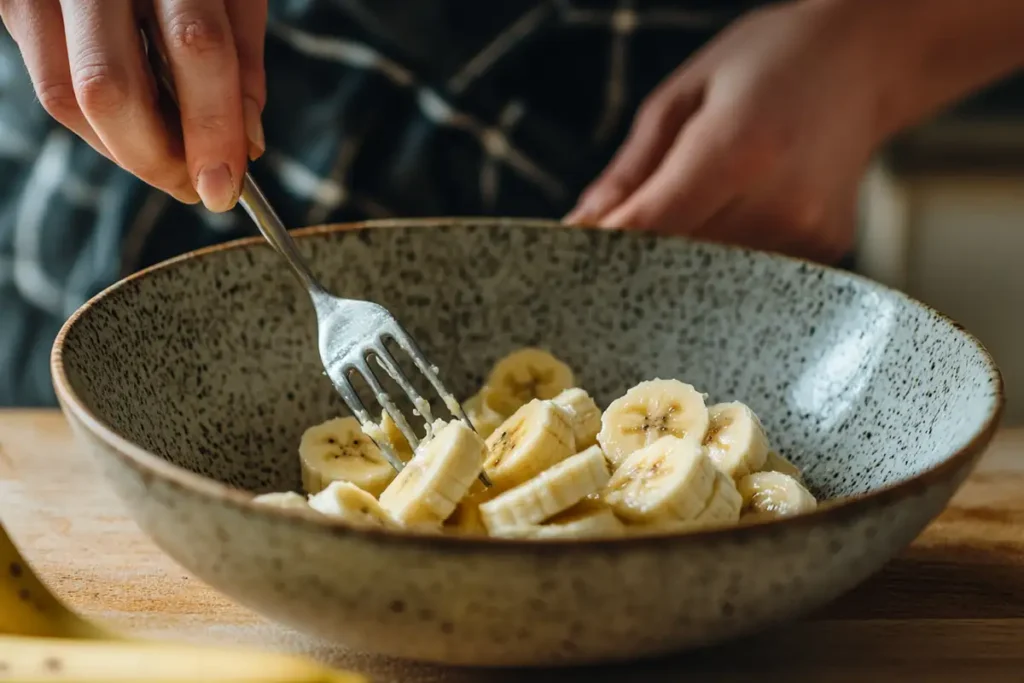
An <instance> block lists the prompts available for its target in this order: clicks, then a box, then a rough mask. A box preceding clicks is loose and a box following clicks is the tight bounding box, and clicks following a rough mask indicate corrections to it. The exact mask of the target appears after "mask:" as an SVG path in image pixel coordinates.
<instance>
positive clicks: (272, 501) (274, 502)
mask: <svg viewBox="0 0 1024 683" xmlns="http://www.w3.org/2000/svg"><path fill="white" fill-rule="evenodd" d="M252 502H254V503H256V504H257V505H267V506H269V507H275V508H284V509H286V510H309V509H310V508H309V502H307V500H306V497H305V496H300V495H299V494H297V493H295V492H294V491H286V492H282V493H264V494H262V495H259V496H256V497H255V498H253V499H252Z"/></svg>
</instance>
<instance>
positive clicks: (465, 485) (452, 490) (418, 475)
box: [380, 420, 487, 527]
mask: <svg viewBox="0 0 1024 683" xmlns="http://www.w3.org/2000/svg"><path fill="white" fill-rule="evenodd" d="M486 452H487V451H486V447H485V446H484V442H483V439H481V438H480V436H479V435H478V434H477V433H476V432H474V431H473V430H472V429H470V428H469V427H467V426H466V425H465V424H464V423H463V422H461V421H457V420H456V421H452V422H449V423H447V424H445V425H444V426H443V427H440V426H439V425H435V427H434V431H433V432H432V436H431V438H430V439H429V440H427V441H424V442H423V443H422V444H421V445H420V447H419V448H418V449H417V450H416V455H414V456H413V458H412V460H410V461H409V463H408V464H407V465H406V466H405V469H403V470H402V471H401V473H399V475H398V476H397V477H396V478H395V480H394V481H393V482H391V484H390V485H389V486H388V487H387V488H386V489H385V490H384V493H382V494H380V504H381V505H382V506H383V507H384V509H385V510H387V511H388V512H389V513H390V514H391V516H392V517H393V518H394V519H396V520H397V521H398V522H399V523H400V524H403V525H404V526H407V527H429V526H437V527H439V526H440V525H441V523H442V522H443V521H444V520H446V519H448V517H450V516H451V514H452V512H454V511H455V506H456V505H457V504H458V502H459V501H460V500H462V498H463V497H464V496H465V495H466V492H467V491H469V488H470V486H471V485H472V484H473V482H474V481H475V480H476V478H477V476H478V475H479V474H480V470H481V468H482V467H483V463H484V456H485V454H486Z"/></svg>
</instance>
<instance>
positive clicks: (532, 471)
mask: <svg viewBox="0 0 1024 683" xmlns="http://www.w3.org/2000/svg"><path fill="white" fill-rule="evenodd" d="M487 451H488V453H489V455H488V458H487V462H486V463H484V471H486V472H487V476H488V477H490V479H491V482H492V483H493V484H494V487H496V488H497V490H498V491H507V490H508V489H511V488H514V487H516V486H518V485H519V484H522V483H523V482H524V481H526V480H527V479H530V478H532V477H535V476H536V475H538V474H540V473H541V472H543V471H544V470H546V469H548V468H549V467H551V466H553V465H556V464H558V463H559V462H561V461H563V460H565V459H566V458H568V457H569V456H570V455H572V454H573V453H575V452H576V438H575V436H574V434H573V429H572V424H571V423H570V422H569V418H568V416H567V415H566V414H565V411H563V410H561V409H559V408H556V407H555V406H554V405H552V404H551V403H548V402H547V401H541V400H537V399H534V400H532V401H530V402H529V403H527V404H526V405H525V406H523V407H522V408H520V409H519V410H517V411H516V412H515V413H514V414H513V415H512V417H510V418H508V419H507V420H505V422H503V423H502V425H501V426H500V427H499V428H498V429H496V430H494V432H493V433H492V434H491V435H490V436H489V437H487Z"/></svg>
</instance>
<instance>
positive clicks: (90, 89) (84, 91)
mask: <svg viewBox="0 0 1024 683" xmlns="http://www.w3.org/2000/svg"><path fill="white" fill-rule="evenodd" d="M72 82H73V83H74V91H75V96H76V98H77V101H78V104H79V105H80V106H81V108H82V111H83V112H86V113H87V114H94V115H99V116H103V115H108V114H114V113H116V112H118V111H119V110H121V109H122V108H124V106H125V105H126V104H127V102H128V101H129V99H130V98H131V85H130V82H129V79H128V75H127V73H126V72H125V71H124V70H123V69H119V68H117V67H115V66H113V65H111V64H103V63H100V64H85V65H81V66H77V67H75V70H74V73H73V74H72Z"/></svg>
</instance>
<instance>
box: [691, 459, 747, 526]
mask: <svg viewBox="0 0 1024 683" xmlns="http://www.w3.org/2000/svg"><path fill="white" fill-rule="evenodd" d="M742 508H743V497H742V496H740V492H739V491H738V490H737V489H736V484H735V483H734V482H733V480H732V477H730V476H729V475H728V474H726V473H725V472H722V471H721V470H719V471H717V472H715V485H714V488H713V489H712V491H711V497H710V498H709V499H708V503H707V505H705V506H704V509H703V510H701V511H700V513H699V514H698V515H697V516H696V517H695V518H694V520H693V521H694V522H695V523H696V524H697V525H698V526H700V527H707V526H722V525H728V524H735V523H736V522H738V521H739V519H740V510H741V509H742Z"/></svg>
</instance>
